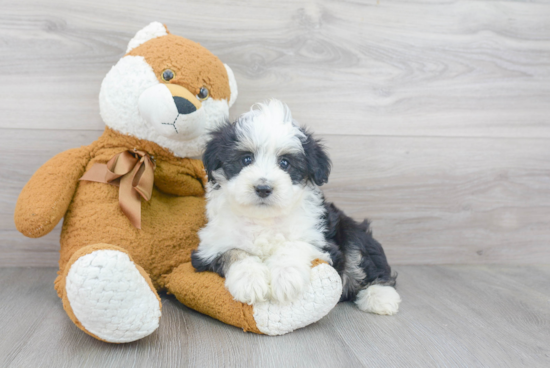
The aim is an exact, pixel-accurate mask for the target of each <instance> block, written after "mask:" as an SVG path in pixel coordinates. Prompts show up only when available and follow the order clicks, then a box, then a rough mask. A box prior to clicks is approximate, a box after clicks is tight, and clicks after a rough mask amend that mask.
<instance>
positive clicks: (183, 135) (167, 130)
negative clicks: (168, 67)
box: [99, 56, 229, 157]
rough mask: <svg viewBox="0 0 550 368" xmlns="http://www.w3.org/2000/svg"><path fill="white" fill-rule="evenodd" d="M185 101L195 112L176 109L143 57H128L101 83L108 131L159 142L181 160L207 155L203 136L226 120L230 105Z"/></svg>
mask: <svg viewBox="0 0 550 368" xmlns="http://www.w3.org/2000/svg"><path fill="white" fill-rule="evenodd" d="M181 88H182V89H184V88H183V87H181ZM188 93H190V92H188ZM176 94H177V93H176ZM184 97H185V98H186V99H187V101H188V102H189V101H191V102H192V103H191V105H193V106H194V108H195V109H196V110H195V111H190V110H192V108H191V107H190V106H189V105H187V107H186V106H183V107H182V105H181V103H179V106H178V104H176V100H175V99H174V96H173V94H172V93H171V92H170V90H169V87H168V86H167V85H165V84H162V83H160V82H159V81H158V79H157V77H156V75H155V73H154V71H153V69H152V68H151V66H150V65H149V64H148V63H147V62H146V61H145V59H144V58H143V57H141V56H125V57H123V58H122V59H120V60H119V62H118V63H117V64H116V65H115V66H114V67H112V68H111V70H110V71H109V73H107V75H106V76H105V79H103V83H102V84H101V91H100V93H99V107H100V113H101V117H102V118H103V120H104V121H105V124H107V126H109V127H110V128H112V129H115V130H117V131H119V132H121V133H125V134H130V135H132V136H134V137H137V138H139V139H145V140H149V141H152V142H155V143H157V144H158V145H160V146H162V147H165V148H167V149H169V150H170V151H172V152H173V153H174V154H175V155H176V156H178V157H195V156H198V155H200V154H202V151H203V150H204V147H205V144H206V141H207V140H208V134H205V133H206V132H207V131H209V130H211V129H214V128H216V127H217V126H218V125H219V124H222V123H223V122H224V121H225V119H227V117H228V115H229V104H228V101H227V100H215V99H213V98H208V99H206V100H204V101H202V103H201V102H200V101H199V100H198V99H197V100H196V101H194V100H192V98H196V97H195V96H192V95H190V96H184ZM180 102H181V101H180Z"/></svg>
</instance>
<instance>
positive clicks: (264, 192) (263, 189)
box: [254, 185, 273, 198]
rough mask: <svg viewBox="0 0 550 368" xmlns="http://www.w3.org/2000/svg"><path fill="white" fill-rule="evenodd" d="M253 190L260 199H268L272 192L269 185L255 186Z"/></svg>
mask: <svg viewBox="0 0 550 368" xmlns="http://www.w3.org/2000/svg"><path fill="white" fill-rule="evenodd" d="M254 189H255V190H256V194H257V195H258V197H260V198H266V197H269V195H270V194H271V192H273V188H272V187H270V186H269V185H256V186H255V187H254Z"/></svg>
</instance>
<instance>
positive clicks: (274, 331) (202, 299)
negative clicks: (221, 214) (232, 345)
mask: <svg viewBox="0 0 550 368" xmlns="http://www.w3.org/2000/svg"><path fill="white" fill-rule="evenodd" d="M167 288H168V290H169V292H170V293H172V294H174V295H175V296H176V298H177V299H178V300H179V301H180V302H182V303H183V304H185V305H187V306H188V307H190V308H193V309H195V310H197V311H199V312H201V313H204V314H207V315H209V316H211V317H214V318H216V319H219V320H220V321H222V322H225V323H228V324H230V325H233V326H237V327H240V328H242V329H243V330H244V331H251V332H255V333H259V334H266V335H283V334H286V333H288V332H291V331H294V330H296V329H298V328H301V327H305V326H307V325H309V324H312V323H314V322H317V321H318V320H320V319H321V318H323V317H324V316H325V315H327V314H328V313H329V312H330V311H331V310H332V308H334V306H335V305H336V303H338V301H339V300H340V296H341V294H342V280H341V279H340V276H339V275H338V272H336V270H335V269H334V268H332V267H331V266H329V265H328V264H326V263H324V262H322V261H315V262H314V265H313V268H312V269H311V275H310V282H309V284H307V285H306V287H305V288H304V291H303V293H302V294H301V295H300V296H298V297H297V299H295V300H294V301H293V302H291V303H286V304H281V303H277V302H275V301H265V302H259V303H254V304H253V305H248V304H245V303H241V302H238V301H236V300H234V299H233V296H232V295H231V294H230V293H229V291H227V289H226V288H225V285H224V279H223V278H221V277H220V276H218V274H216V273H213V272H196V271H195V270H194V269H193V266H192V265H191V263H190V262H189V263H185V264H182V265H181V266H179V267H178V268H176V269H175V270H174V271H173V272H172V274H171V275H170V276H169V280H168V284H167Z"/></svg>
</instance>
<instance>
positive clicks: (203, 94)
mask: <svg viewBox="0 0 550 368" xmlns="http://www.w3.org/2000/svg"><path fill="white" fill-rule="evenodd" d="M208 96H210V92H208V89H206V87H201V89H200V91H199V94H198V95H197V98H198V99H199V100H201V101H204V100H206V99H207V98H208Z"/></svg>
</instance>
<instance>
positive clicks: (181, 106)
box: [174, 96, 197, 114]
mask: <svg viewBox="0 0 550 368" xmlns="http://www.w3.org/2000/svg"><path fill="white" fill-rule="evenodd" d="M174 103H175V104H176V108H177V109H178V113H180V114H191V113H192V112H195V111H197V108H196V107H195V105H193V104H192V103H191V102H189V101H187V100H186V99H185V98H183V97H177V96H174Z"/></svg>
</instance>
